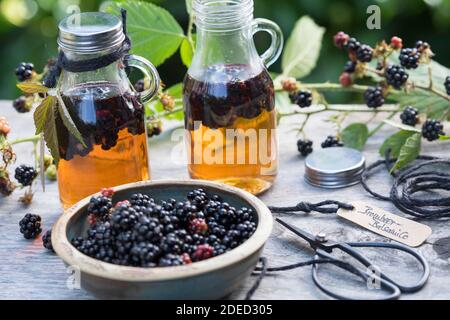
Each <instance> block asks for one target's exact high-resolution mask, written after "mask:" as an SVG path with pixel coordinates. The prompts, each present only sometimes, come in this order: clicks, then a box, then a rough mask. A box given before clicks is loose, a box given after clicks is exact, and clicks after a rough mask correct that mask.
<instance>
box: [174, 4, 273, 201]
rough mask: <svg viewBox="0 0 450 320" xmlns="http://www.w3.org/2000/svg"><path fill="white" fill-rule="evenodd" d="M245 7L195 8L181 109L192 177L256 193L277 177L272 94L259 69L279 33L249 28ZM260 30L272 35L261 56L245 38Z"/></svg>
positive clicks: (262, 69) (268, 62)
mask: <svg viewBox="0 0 450 320" xmlns="http://www.w3.org/2000/svg"><path fill="white" fill-rule="evenodd" d="M250 2H251V1H250V0H245V1H241V2H236V3H233V5H229V3H227V2H226V1H224V2H217V4H216V5H215V6H210V5H208V4H207V2H201V1H197V2H196V5H195V6H194V8H193V9H194V11H195V12H194V17H195V24H196V26H197V50H196V52H195V54H194V57H193V60H192V64H191V66H190V68H189V70H188V73H187V75H186V77H185V80H184V87H183V103H184V111H185V128H186V129H187V139H186V143H187V150H188V170H189V174H190V176H191V178H194V179H205V180H214V181H219V182H223V183H226V184H230V185H233V186H236V187H240V188H242V189H244V190H247V191H249V192H251V193H253V194H259V193H261V192H264V191H265V190H267V189H269V188H270V187H271V185H272V183H273V181H274V179H275V177H276V174H277V145H276V139H275V128H276V114H275V90H274V86H273V82H272V79H271V77H270V74H269V72H268V71H267V69H266V66H269V65H271V64H272V63H273V62H274V61H275V60H276V59H277V58H278V57H279V54H280V51H281V43H282V41H281V40H282V38H281V37H282V34H281V32H280V30H279V28H278V27H277V26H276V25H274V24H273V23H269V22H261V23H258V24H257V26H256V28H254V26H255V24H254V23H253V14H252V11H253V6H250V5H247V4H249V3H250ZM225 12H226V14H225ZM212 15H214V16H217V15H219V16H220V18H218V19H211V16H212ZM263 29H265V30H267V29H269V30H271V31H273V32H271V35H272V37H273V41H272V44H273V46H272V47H271V48H270V49H269V50H268V51H267V52H266V54H264V55H263V56H262V57H260V56H259V55H258V53H257V51H256V48H255V45H254V42H253V37H252V34H253V33H254V32H257V31H260V30H263ZM212 140H214V142H213V141H212ZM208 141H209V142H208ZM212 142H213V143H212Z"/></svg>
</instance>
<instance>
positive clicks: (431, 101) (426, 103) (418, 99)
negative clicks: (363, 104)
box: [389, 89, 450, 119]
mask: <svg viewBox="0 0 450 320" xmlns="http://www.w3.org/2000/svg"><path fill="white" fill-rule="evenodd" d="M389 99H392V100H394V101H396V102H398V103H399V104H400V106H401V107H402V108H405V107H406V106H413V107H414V108H417V109H418V110H419V112H420V113H424V114H426V115H427V116H428V117H429V118H433V119H439V118H441V117H442V116H443V115H444V114H445V112H446V110H448V108H450V102H449V101H448V100H446V99H444V98H443V97H440V96H438V95H436V94H434V93H432V92H429V91H425V90H422V89H415V90H413V91H411V92H408V93H405V92H403V91H395V92H393V93H391V94H389Z"/></svg>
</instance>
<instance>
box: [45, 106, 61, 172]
mask: <svg viewBox="0 0 450 320" xmlns="http://www.w3.org/2000/svg"><path fill="white" fill-rule="evenodd" d="M55 101H56V100H55ZM56 112H57V110H56V103H53V105H52V106H50V107H49V108H47V112H46V116H45V125H44V140H45V144H46V145H47V148H48V149H49V150H50V153H51V154H52V157H53V160H54V161H55V163H56V165H58V163H59V144H58V135H57V132H56Z"/></svg>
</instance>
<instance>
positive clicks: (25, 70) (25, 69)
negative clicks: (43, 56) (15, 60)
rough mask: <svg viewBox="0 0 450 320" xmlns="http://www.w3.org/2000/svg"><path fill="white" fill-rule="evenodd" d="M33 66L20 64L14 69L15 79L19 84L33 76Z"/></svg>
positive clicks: (24, 63)
mask: <svg viewBox="0 0 450 320" xmlns="http://www.w3.org/2000/svg"><path fill="white" fill-rule="evenodd" d="M33 71H34V65H33V64H32V63H26V62H22V63H21V64H19V66H18V67H17V68H16V77H17V80H19V81H20V82H22V81H25V80H28V79H30V78H31V76H32V75H33Z"/></svg>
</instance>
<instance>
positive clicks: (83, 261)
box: [52, 180, 273, 299]
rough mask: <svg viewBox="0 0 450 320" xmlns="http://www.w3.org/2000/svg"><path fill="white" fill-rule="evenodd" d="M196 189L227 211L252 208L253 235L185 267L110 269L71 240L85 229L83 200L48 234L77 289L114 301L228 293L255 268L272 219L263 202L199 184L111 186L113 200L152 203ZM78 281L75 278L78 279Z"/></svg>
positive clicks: (170, 182) (169, 182)
mask: <svg viewBox="0 0 450 320" xmlns="http://www.w3.org/2000/svg"><path fill="white" fill-rule="evenodd" d="M195 188H203V189H205V191H207V192H208V193H214V194H218V195H220V196H221V197H222V198H223V199H224V200H225V201H227V202H228V203H230V204H231V205H232V206H235V207H240V206H247V207H249V208H252V209H253V210H254V212H255V214H256V218H257V228H256V231H255V233H254V234H253V235H252V236H251V237H250V238H249V239H248V240H247V241H245V242H244V243H243V244H242V245H240V246H238V247H237V248H235V249H233V250H230V251H229V252H227V253H225V254H222V255H219V256H217V257H213V258H210V259H207V260H204V261H200V262H195V263H192V264H189V265H183V266H175V267H163V268H138V267H126V266H119V265H114V264H110V263H106V262H102V261H100V260H96V259H93V258H91V257H88V256H86V255H84V254H83V253H81V252H79V251H78V250H77V249H75V247H73V246H72V245H71V243H70V240H71V239H73V238H75V237H77V236H81V235H84V234H85V232H86V230H87V228H88V222H87V213H86V208H87V205H88V202H89V198H90V197H88V198H86V199H84V200H82V201H80V202H78V203H77V204H76V205H74V206H73V207H71V208H70V209H68V210H66V211H65V213H64V214H63V215H62V216H61V217H60V218H59V219H58V221H57V222H56V224H55V225H54V227H53V230H52V243H53V247H54V249H55V251H56V253H57V254H58V256H59V257H60V258H61V259H62V260H63V261H64V263H65V264H66V265H68V266H71V267H72V269H71V270H73V271H74V272H75V273H74V275H73V278H74V279H75V280H79V282H80V284H81V287H82V288H83V289H85V290H87V291H88V292H90V293H92V294H93V295H94V296H96V297H99V298H109V299H111V298H113V299H218V298H223V297H225V296H227V295H228V294H230V293H231V292H232V291H233V290H234V289H236V288H237V287H238V286H239V285H240V284H242V283H243V281H244V279H245V278H246V277H248V276H249V275H250V273H251V272H252V270H253V269H254V267H255V265H256V263H257V261H258V258H259V256H260V254H261V252H262V250H263V247H264V244H265V242H266V241H267V239H268V238H269V236H270V233H271V231H272V222H273V221H272V215H271V213H270V211H269V209H268V208H267V207H266V206H265V205H264V203H263V202H262V201H261V200H259V199H258V198H256V197H255V196H253V195H251V194H250V193H248V192H245V191H242V190H240V189H237V188H234V187H230V186H227V185H223V184H218V183H214V182H208V181H200V180H165V181H149V182H138V183H131V184H127V185H123V186H119V187H115V188H114V190H115V191H116V192H115V194H114V198H113V201H114V202H117V201H120V200H124V199H126V198H129V197H130V196H131V195H132V194H133V193H136V192H141V193H144V194H148V195H151V196H152V197H153V198H155V199H156V200H162V199H167V198H175V199H183V198H184V197H185V195H186V194H187V193H188V192H189V191H191V190H192V189H195ZM78 277H79V278H78Z"/></svg>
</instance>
